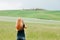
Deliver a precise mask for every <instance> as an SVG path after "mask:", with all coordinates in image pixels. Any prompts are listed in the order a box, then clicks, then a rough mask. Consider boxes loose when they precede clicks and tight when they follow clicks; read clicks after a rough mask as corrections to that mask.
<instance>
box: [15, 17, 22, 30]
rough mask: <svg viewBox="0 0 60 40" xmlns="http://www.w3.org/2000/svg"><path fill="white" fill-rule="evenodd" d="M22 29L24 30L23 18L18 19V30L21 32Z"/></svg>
mask: <svg viewBox="0 0 60 40" xmlns="http://www.w3.org/2000/svg"><path fill="white" fill-rule="evenodd" d="M22 28H23V20H22V19H21V18H18V19H17V22H16V29H17V30H21V29H22Z"/></svg>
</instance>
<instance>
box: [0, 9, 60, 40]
mask: <svg viewBox="0 0 60 40" xmlns="http://www.w3.org/2000/svg"><path fill="white" fill-rule="evenodd" d="M0 16H11V17H27V18H38V19H47V20H57V21H58V20H59V21H60V11H47V10H45V11H41V10H3V11H2V10H0ZM25 24H26V25H27V29H25V34H26V40H60V23H58V22H57V23H52V24H48V23H47V24H45V23H25ZM16 34H17V31H16V27H15V22H5V21H0V40H16Z"/></svg>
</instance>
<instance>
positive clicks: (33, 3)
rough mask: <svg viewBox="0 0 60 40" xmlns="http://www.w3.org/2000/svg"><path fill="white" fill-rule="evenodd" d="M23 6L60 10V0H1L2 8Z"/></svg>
mask: <svg viewBox="0 0 60 40" xmlns="http://www.w3.org/2000/svg"><path fill="white" fill-rule="evenodd" d="M22 8H43V9H48V10H60V0H0V10H9V9H10V10H11V9H22Z"/></svg>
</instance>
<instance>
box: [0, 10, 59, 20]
mask: <svg viewBox="0 0 60 40" xmlns="http://www.w3.org/2000/svg"><path fill="white" fill-rule="evenodd" d="M0 16H14V17H28V18H38V19H48V20H60V11H48V10H0Z"/></svg>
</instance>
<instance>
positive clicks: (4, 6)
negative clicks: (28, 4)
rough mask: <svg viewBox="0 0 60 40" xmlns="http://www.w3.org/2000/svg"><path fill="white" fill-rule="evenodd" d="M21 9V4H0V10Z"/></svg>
mask: <svg viewBox="0 0 60 40" xmlns="http://www.w3.org/2000/svg"><path fill="white" fill-rule="evenodd" d="M21 7H22V3H21V2H0V10H4V9H5V10H9V9H19V8H21Z"/></svg>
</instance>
